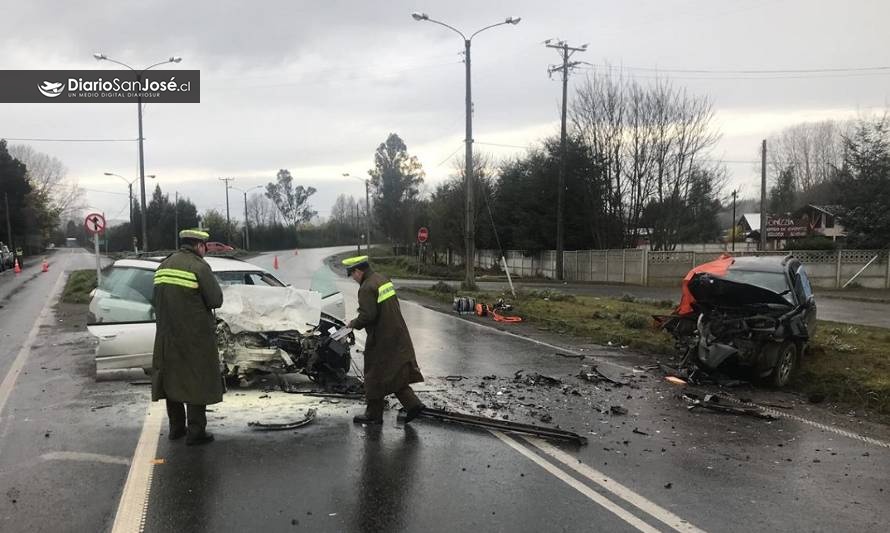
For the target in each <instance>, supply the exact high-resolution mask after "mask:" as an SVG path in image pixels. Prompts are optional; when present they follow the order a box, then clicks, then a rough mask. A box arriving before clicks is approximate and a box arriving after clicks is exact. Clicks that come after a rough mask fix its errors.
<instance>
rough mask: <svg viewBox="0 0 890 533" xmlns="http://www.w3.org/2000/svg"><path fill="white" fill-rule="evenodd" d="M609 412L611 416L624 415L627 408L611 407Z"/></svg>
mask: <svg viewBox="0 0 890 533" xmlns="http://www.w3.org/2000/svg"><path fill="white" fill-rule="evenodd" d="M609 412H610V413H612V414H613V415H626V414H627V408H626V407H622V406H620V405H612V406H610V407H609Z"/></svg>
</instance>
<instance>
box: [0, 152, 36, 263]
mask: <svg viewBox="0 0 890 533" xmlns="http://www.w3.org/2000/svg"><path fill="white" fill-rule="evenodd" d="M26 175H27V168H26V167H25V165H24V164H23V163H22V162H21V161H19V160H18V159H16V158H14V157H12V155H10V153H9V150H8V149H7V148H6V141H5V140H4V139H0V210H2V211H3V216H2V217H0V225H2V227H3V229H4V230H6V221H7V215H8V220H9V222H10V224H11V228H10V229H11V233H12V240H13V242H11V243H8V245H9V246H10V247H12V246H17V245H19V244H20V243H22V242H24V240H25V235H26V233H27V231H28V227H27V226H28V224H27V222H28V217H27V212H26V207H27V205H26V198H27V197H28V195H29V194H30V193H31V190H32V189H31V184H30V183H28V180H27V178H26ZM7 203H8V206H9V212H8V213H7V212H6V206H7ZM8 233H9V232H7V231H3V232H0V239H2V240H3V241H4V242H5V241H6V240H7V235H8Z"/></svg>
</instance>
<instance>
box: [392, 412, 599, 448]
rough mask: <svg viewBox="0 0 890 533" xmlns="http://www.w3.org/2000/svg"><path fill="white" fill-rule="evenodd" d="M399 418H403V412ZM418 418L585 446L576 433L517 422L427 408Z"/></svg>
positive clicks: (585, 441) (581, 438) (583, 438)
mask: <svg viewBox="0 0 890 533" xmlns="http://www.w3.org/2000/svg"><path fill="white" fill-rule="evenodd" d="M399 416H400V417H402V416H404V413H403V412H400V413H399ZM418 418H432V419H435V420H440V421H444V422H452V423H457V424H463V425H466V426H473V427H481V428H486V429H497V430H501V431H509V432H511V433H521V434H524V435H534V436H536V437H542V438H546V439H554V440H565V441H569V442H574V443H576V444H579V445H586V444H587V437H583V436H581V435H578V434H577V433H574V432H571V431H566V430H563V429H558V428H548V427H542V426H535V425H532V424H521V423H518V422H508V421H506V420H498V419H495V418H487V417H484V416H476V415H468V414H464V413H457V412H453V411H446V410H444V409H434V408H430V407H427V408H425V409H424V410H423V411H421V412H420V415H419V416H418Z"/></svg>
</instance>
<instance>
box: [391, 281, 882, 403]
mask: <svg viewBox="0 0 890 533" xmlns="http://www.w3.org/2000/svg"><path fill="white" fill-rule="evenodd" d="M402 290H408V289H402ZM452 291H453V289H452V288H451V287H450V286H449V285H447V284H445V283H440V284H436V285H434V286H433V287H432V288H430V289H412V290H411V292H416V293H418V294H422V295H424V296H427V297H431V298H434V299H437V300H439V301H443V302H451V301H452V300H453V297H454V293H453V292H452ZM460 295H461V296H472V297H474V298H476V300H477V301H481V302H485V303H493V302H495V301H496V300H497V299H498V298H504V299H505V300H507V301H509V302H510V303H511V304H512V305H513V307H514V310H515V314H517V315H519V316H521V317H523V319H525V321H526V322H528V323H529V324H530V325H533V326H535V327H537V328H538V329H540V330H545V331H553V332H556V333H560V334H567V335H574V336H577V337H582V338H585V339H589V340H590V341H591V342H594V343H597V344H602V345H609V344H611V345H612V346H615V345H618V346H627V347H629V348H633V349H636V350H640V351H645V352H651V353H656V354H669V353H673V351H674V341H673V338H672V337H671V336H670V335H668V334H666V333H664V332H663V331H660V330H657V329H655V328H654V324H653V320H652V318H651V317H652V315H663V314H669V313H670V312H671V311H672V308H673V307H674V305H675V304H674V303H673V302H670V301H653V300H647V299H638V298H635V297H633V296H630V295H625V296H623V297H621V298H596V297H592V296H573V295H569V294H564V293H560V292H557V291H550V290H542V291H526V292H520V293H517V297H516V298H513V297H512V296H510V297H507V296H506V295H505V294H504V293H492V292H476V293H467V292H463V291H462V292H460ZM888 354H890V330H888V329H884V328H876V327H868V326H851V325H849V324H838V323H834V322H826V321H819V324H818V329H817V330H816V335H815V338H814V339H813V340H812V342H811V343H810V346H809V349H808V353H807V354H806V355H805V356H804V357H803V358H802V360H801V366H800V368H798V371H797V373H796V376H795V378H794V379H793V381H792V382H791V384H790V385H789V388H790V389H791V390H794V391H796V392H800V393H802V394H804V395H805V396H807V397H809V398H812V399H824V400H825V401H829V402H838V403H843V404H846V405H849V406H850V407H853V408H857V409H858V408H866V409H869V410H873V411H875V412H877V413H879V414H881V415H890V355H888Z"/></svg>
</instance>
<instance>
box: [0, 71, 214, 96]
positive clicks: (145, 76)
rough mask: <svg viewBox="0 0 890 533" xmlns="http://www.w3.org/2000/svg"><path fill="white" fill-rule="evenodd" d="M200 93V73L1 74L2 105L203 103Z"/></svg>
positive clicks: (73, 72) (66, 72)
mask: <svg viewBox="0 0 890 533" xmlns="http://www.w3.org/2000/svg"><path fill="white" fill-rule="evenodd" d="M35 88H36V89H37V90H36V91H35V90H34V89H35ZM200 91H201V72H200V71H198V70H150V71H142V72H133V71H129V70H0V103H10V104H16V103H44V104H52V105H57V104H64V103H77V102H82V103H104V102H107V103H125V102H132V103H135V102H142V103H200V102H201V93H200Z"/></svg>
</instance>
